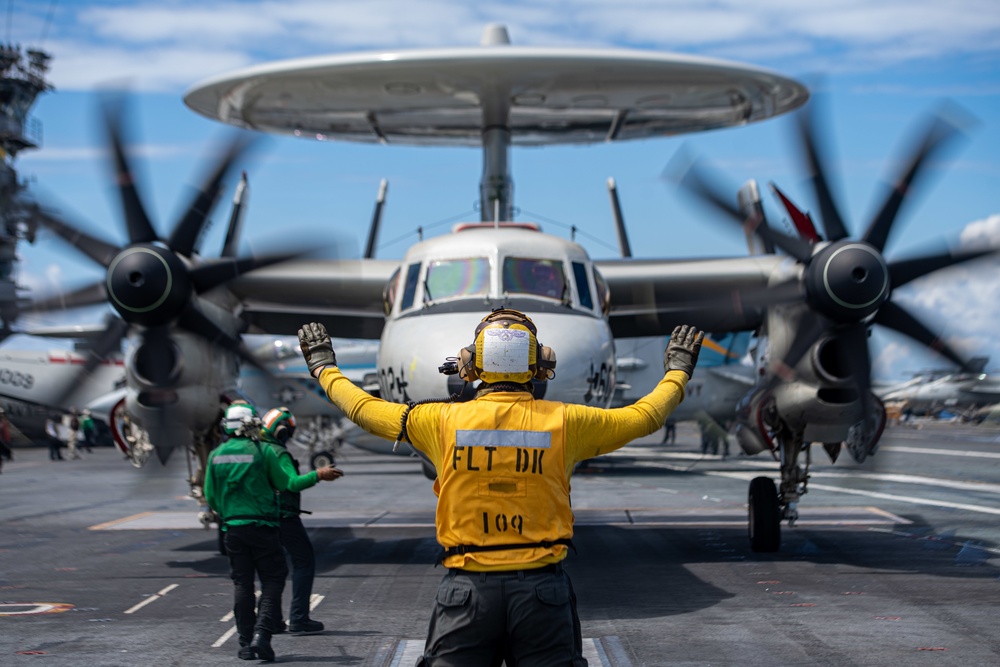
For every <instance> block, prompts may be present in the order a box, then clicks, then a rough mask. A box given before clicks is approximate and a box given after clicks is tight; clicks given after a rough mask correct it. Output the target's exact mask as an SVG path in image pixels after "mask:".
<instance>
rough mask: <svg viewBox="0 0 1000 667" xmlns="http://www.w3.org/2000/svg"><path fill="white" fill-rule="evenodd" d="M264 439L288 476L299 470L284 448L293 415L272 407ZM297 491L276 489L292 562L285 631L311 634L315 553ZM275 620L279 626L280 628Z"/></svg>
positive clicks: (314, 628)
mask: <svg viewBox="0 0 1000 667" xmlns="http://www.w3.org/2000/svg"><path fill="white" fill-rule="evenodd" d="M261 422H262V424H263V427H262V429H261V432H262V433H263V436H264V440H266V441H267V442H268V443H269V444H270V445H271V446H272V447H274V448H275V450H276V451H277V452H278V463H279V464H280V465H281V467H282V468H284V469H285V473H286V474H287V475H288V476H289V477H294V476H295V475H298V474H299V462H298V461H296V460H295V458H294V457H293V456H292V454H291V452H289V451H288V448H287V445H288V441H289V440H291V438H292V436H293V435H295V416H294V415H293V414H292V412H291V410H289V409H288V408H286V407H280V408H272V409H270V410H268V411H267V412H265V413H264V416H263V417H262V418H261ZM301 498H302V496H301V494H299V493H295V492H292V491H284V492H279V493H278V505H279V508H280V512H281V547H282V548H283V549H284V550H285V553H286V554H288V558H289V560H291V562H292V601H291V603H290V604H289V605H288V631H289V632H290V633H291V634H293V635H312V634H316V633H319V632H322V631H323V624H322V623H321V622H320V621H314V620H313V619H311V618H309V599H310V598H311V597H312V587H313V579H314V578H315V576H316V554H315V552H314V551H313V545H312V542H311V541H310V540H309V533H307V532H306V529H305V526H303V525H302V518H301V517H300V515H301V514H302V501H301ZM283 627H284V626H283V624H280V623H279V628H283Z"/></svg>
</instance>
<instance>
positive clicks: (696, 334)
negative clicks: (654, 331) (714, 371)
mask: <svg viewBox="0 0 1000 667" xmlns="http://www.w3.org/2000/svg"><path fill="white" fill-rule="evenodd" d="M704 338H705V333H704V332H703V331H698V330H697V329H696V328H695V327H692V326H689V325H687V324H684V325H681V326H679V327H677V328H675V329H674V332H673V333H672V334H670V342H669V343H667V349H666V350H664V352H663V372H664V373H666V372H667V371H684V372H685V373H687V374H688V377H689V378H690V377H691V376H692V375H694V367H695V364H697V363H698V353H699V352H701V341H702V340H703V339H704Z"/></svg>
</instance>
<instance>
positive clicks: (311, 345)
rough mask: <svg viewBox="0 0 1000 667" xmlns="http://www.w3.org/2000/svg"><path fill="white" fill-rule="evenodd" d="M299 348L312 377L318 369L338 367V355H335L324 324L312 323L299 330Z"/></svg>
mask: <svg viewBox="0 0 1000 667" xmlns="http://www.w3.org/2000/svg"><path fill="white" fill-rule="evenodd" d="M299 347H300V348H301V349H302V356H303V357H305V359H306V365H308V366H309V374H310V375H312V374H313V371H314V370H316V369H317V368H323V367H324V366H336V365H337V355H335V354H334V353H333V343H332V342H331V341H330V334H328V333H327V332H326V327H324V326H323V325H322V324H318V323H316V322H311V323H309V324H306V325H305V326H303V327H302V328H301V329H299Z"/></svg>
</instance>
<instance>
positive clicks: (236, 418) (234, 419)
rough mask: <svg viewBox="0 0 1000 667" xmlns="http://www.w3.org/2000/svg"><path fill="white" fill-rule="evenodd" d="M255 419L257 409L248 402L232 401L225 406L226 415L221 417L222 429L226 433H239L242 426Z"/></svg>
mask: <svg viewBox="0 0 1000 667" xmlns="http://www.w3.org/2000/svg"><path fill="white" fill-rule="evenodd" d="M256 420H257V411H256V410H255V409H254V407H253V406H252V405H250V404H249V403H244V402H238V403H232V404H231V405H230V406H229V407H228V408H226V416H225V417H223V418H222V430H223V431H225V432H226V435H239V434H240V433H241V432H242V431H243V428H244V426H246V425H247V424H251V423H253V422H254V421H256Z"/></svg>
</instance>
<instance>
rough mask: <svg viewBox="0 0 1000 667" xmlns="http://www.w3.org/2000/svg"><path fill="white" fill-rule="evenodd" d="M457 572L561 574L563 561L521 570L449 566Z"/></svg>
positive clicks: (491, 574) (481, 573) (499, 574)
mask: <svg viewBox="0 0 1000 667" xmlns="http://www.w3.org/2000/svg"><path fill="white" fill-rule="evenodd" d="M448 569H449V571H451V572H454V573H455V574H468V575H470V576H479V575H490V576H494V577H496V576H502V575H507V576H519V575H522V574H524V575H528V574H559V573H561V572H562V571H563V566H562V563H549V564H548V565H545V566H543V567H532V568H524V569H520V570H485V571H482V570H463V569H462V568H460V567H453V568H448Z"/></svg>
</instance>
